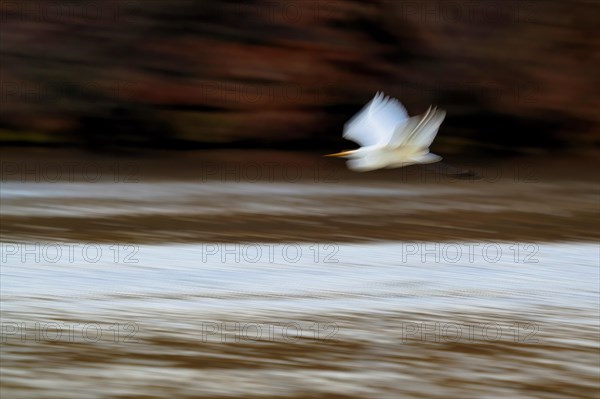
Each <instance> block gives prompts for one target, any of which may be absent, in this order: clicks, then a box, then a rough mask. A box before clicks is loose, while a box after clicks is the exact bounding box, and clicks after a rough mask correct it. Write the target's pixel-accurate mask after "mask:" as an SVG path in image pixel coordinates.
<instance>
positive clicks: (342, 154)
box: [325, 150, 354, 157]
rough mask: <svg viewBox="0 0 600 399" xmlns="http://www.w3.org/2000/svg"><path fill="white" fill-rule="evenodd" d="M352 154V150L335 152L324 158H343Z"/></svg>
mask: <svg viewBox="0 0 600 399" xmlns="http://www.w3.org/2000/svg"><path fill="white" fill-rule="evenodd" d="M353 152H354V151H353V150H348V151H342V152H336V153H335V154H327V155H325V156H326V157H343V156H346V155H350V154H352V153H353Z"/></svg>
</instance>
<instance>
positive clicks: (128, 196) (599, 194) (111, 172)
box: [0, 150, 600, 243]
mask: <svg viewBox="0 0 600 399" xmlns="http://www.w3.org/2000/svg"><path fill="white" fill-rule="evenodd" d="M16 154H19V156H18V157H17V156H16ZM154 155H159V154H154ZM160 155H162V156H152V157H150V156H147V157H146V156H137V157H132V156H131V155H128V156H120V157H115V156H99V155H94V156H88V155H87V154H86V153H83V152H76V151H70V152H64V151H58V152H52V151H39V150H30V151H29V152H25V153H24V154H23V153H22V152H16V153H14V154H11V152H10V151H7V152H6V156H4V157H3V160H2V164H1V167H2V190H1V191H2V192H1V193H0V195H1V199H2V219H3V220H2V222H3V223H2V230H1V232H2V237H3V238H4V239H5V240H7V239H19V240H21V239H25V240H27V239H45V240H47V239H53V240H66V241H82V240H83V241H93V242H111V241H115V240H118V241H124V242H132V243H164V242H182V243H183V242H192V243H193V242H198V241H204V242H252V241H260V242H296V241H299V242H311V241H334V242H363V241H369V240H373V241H378V240H391V241H396V240H403V241H415V240H416V241H451V240H474V239H475V240H476V239H487V240H502V241H512V240H520V241H543V242H545V241H576V242H581V241H597V240H598V239H599V238H600V232H599V230H598V228H597V225H598V222H599V220H598V212H599V202H600V188H599V187H600V186H599V185H598V179H597V176H596V175H595V174H594V170H593V169H594V168H593V165H594V162H595V161H596V159H597V158H595V157H594V156H593V154H590V155H589V156H581V155H579V156H577V157H574V156H571V157H569V156H568V155H563V156H562V157H555V156H549V155H546V156H537V157H534V156H531V157H522V158H513V159H496V160H494V159H486V160H481V159H480V160H464V159H463V160H460V159H457V160H452V159H450V160H445V161H444V162H447V163H448V164H450V165H455V166H456V167H458V168H460V169H464V170H471V171H474V172H475V173H476V174H477V175H479V178H478V179H460V178H457V177H456V176H453V175H448V174H447V173H446V169H444V165H443V164H433V165H429V166H425V167H422V166H415V167H408V168H401V169H391V170H383V171H377V172H372V173H363V174H360V173H353V172H350V171H348V170H347V169H346V167H345V162H344V161H343V160H339V159H329V158H323V157H322V156H321V155H320V154H306V153H299V152H269V151H262V152H252V151H249V152H248V151H229V152H224V151H221V152H180V153H178V152H166V153H162V154H160Z"/></svg>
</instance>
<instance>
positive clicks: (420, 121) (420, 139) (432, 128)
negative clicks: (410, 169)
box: [389, 107, 446, 148]
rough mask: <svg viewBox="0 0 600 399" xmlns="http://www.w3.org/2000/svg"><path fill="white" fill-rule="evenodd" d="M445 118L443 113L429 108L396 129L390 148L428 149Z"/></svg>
mask: <svg viewBox="0 0 600 399" xmlns="http://www.w3.org/2000/svg"><path fill="white" fill-rule="evenodd" d="M445 117H446V112H445V111H443V110H439V109H437V108H433V109H432V108H431V107H429V109H428V110H427V112H425V113H424V114H423V115H419V116H413V117H412V118H409V119H408V120H407V121H406V122H405V123H404V124H402V125H400V126H398V127H397V128H396V130H395V131H394V135H393V136H392V139H391V140H390V144H389V145H390V147H392V148H397V147H400V146H411V147H416V148H429V146H430V145H431V143H432V142H433V139H434V138H435V136H436V135H437V132H438V130H439V128H440V125H441V124H442V122H443V121H444V118H445Z"/></svg>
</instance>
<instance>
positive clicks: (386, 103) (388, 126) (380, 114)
mask: <svg viewBox="0 0 600 399" xmlns="http://www.w3.org/2000/svg"><path fill="white" fill-rule="evenodd" d="M407 120H408V114H407V112H406V109H404V107H403V106H402V104H400V102H398V100H395V99H393V98H389V97H385V96H384V94H383V93H377V94H376V95H375V97H374V98H373V99H372V100H371V101H370V102H369V103H368V104H367V105H366V106H365V107H364V108H363V109H362V110H360V112H359V113H358V114H356V115H355V116H354V117H353V118H352V119H350V121H348V123H346V125H345V126H344V135H343V137H344V138H345V139H348V140H352V141H354V142H356V143H358V144H360V145H361V146H363V147H367V146H374V145H377V146H385V145H387V144H388V143H389V142H390V140H391V139H392V137H393V135H394V131H395V130H396V129H397V127H398V126H399V125H401V124H403V123H405V122H406V121H407Z"/></svg>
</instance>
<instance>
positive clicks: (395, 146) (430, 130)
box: [327, 92, 446, 172]
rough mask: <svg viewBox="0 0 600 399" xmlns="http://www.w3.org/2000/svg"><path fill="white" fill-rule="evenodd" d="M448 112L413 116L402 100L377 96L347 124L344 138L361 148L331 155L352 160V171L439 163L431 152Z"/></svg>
mask: <svg viewBox="0 0 600 399" xmlns="http://www.w3.org/2000/svg"><path fill="white" fill-rule="evenodd" d="M445 116H446V112H445V111H442V110H438V109H437V108H433V109H432V108H431V107H429V109H428V110H427V112H425V113H424V114H423V115H419V116H413V117H409V116H408V113H407V112H406V109H404V107H403V106H402V104H400V102H398V100H396V99H393V98H389V97H385V96H384V94H383V93H379V92H378V93H377V94H376V95H375V97H374V98H373V99H372V100H371V101H370V102H369V103H368V104H367V105H366V106H365V107H364V108H363V109H362V110H361V111H360V112H359V113H358V114H356V115H355V116H354V117H353V118H352V119H350V121H348V123H346V125H345V126H344V135H343V137H344V138H346V139H348V140H352V141H355V142H356V143H358V144H359V145H360V146H361V147H360V148H358V149H356V150H350V151H342V152H339V153H337V154H330V155H327V156H331V157H344V158H349V159H350V160H349V161H348V168H350V169H352V170H355V171H358V172H366V171H369V170H375V169H381V168H400V167H402V166H407V165H413V164H427V163H434V162H438V161H440V160H441V159H442V157H440V156H438V155H435V154H432V153H430V152H429V146H430V145H431V142H432V141H433V139H434V138H435V136H436V134H437V132H438V129H439V127H440V125H441V124H442V121H443V120H444V118H445Z"/></svg>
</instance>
